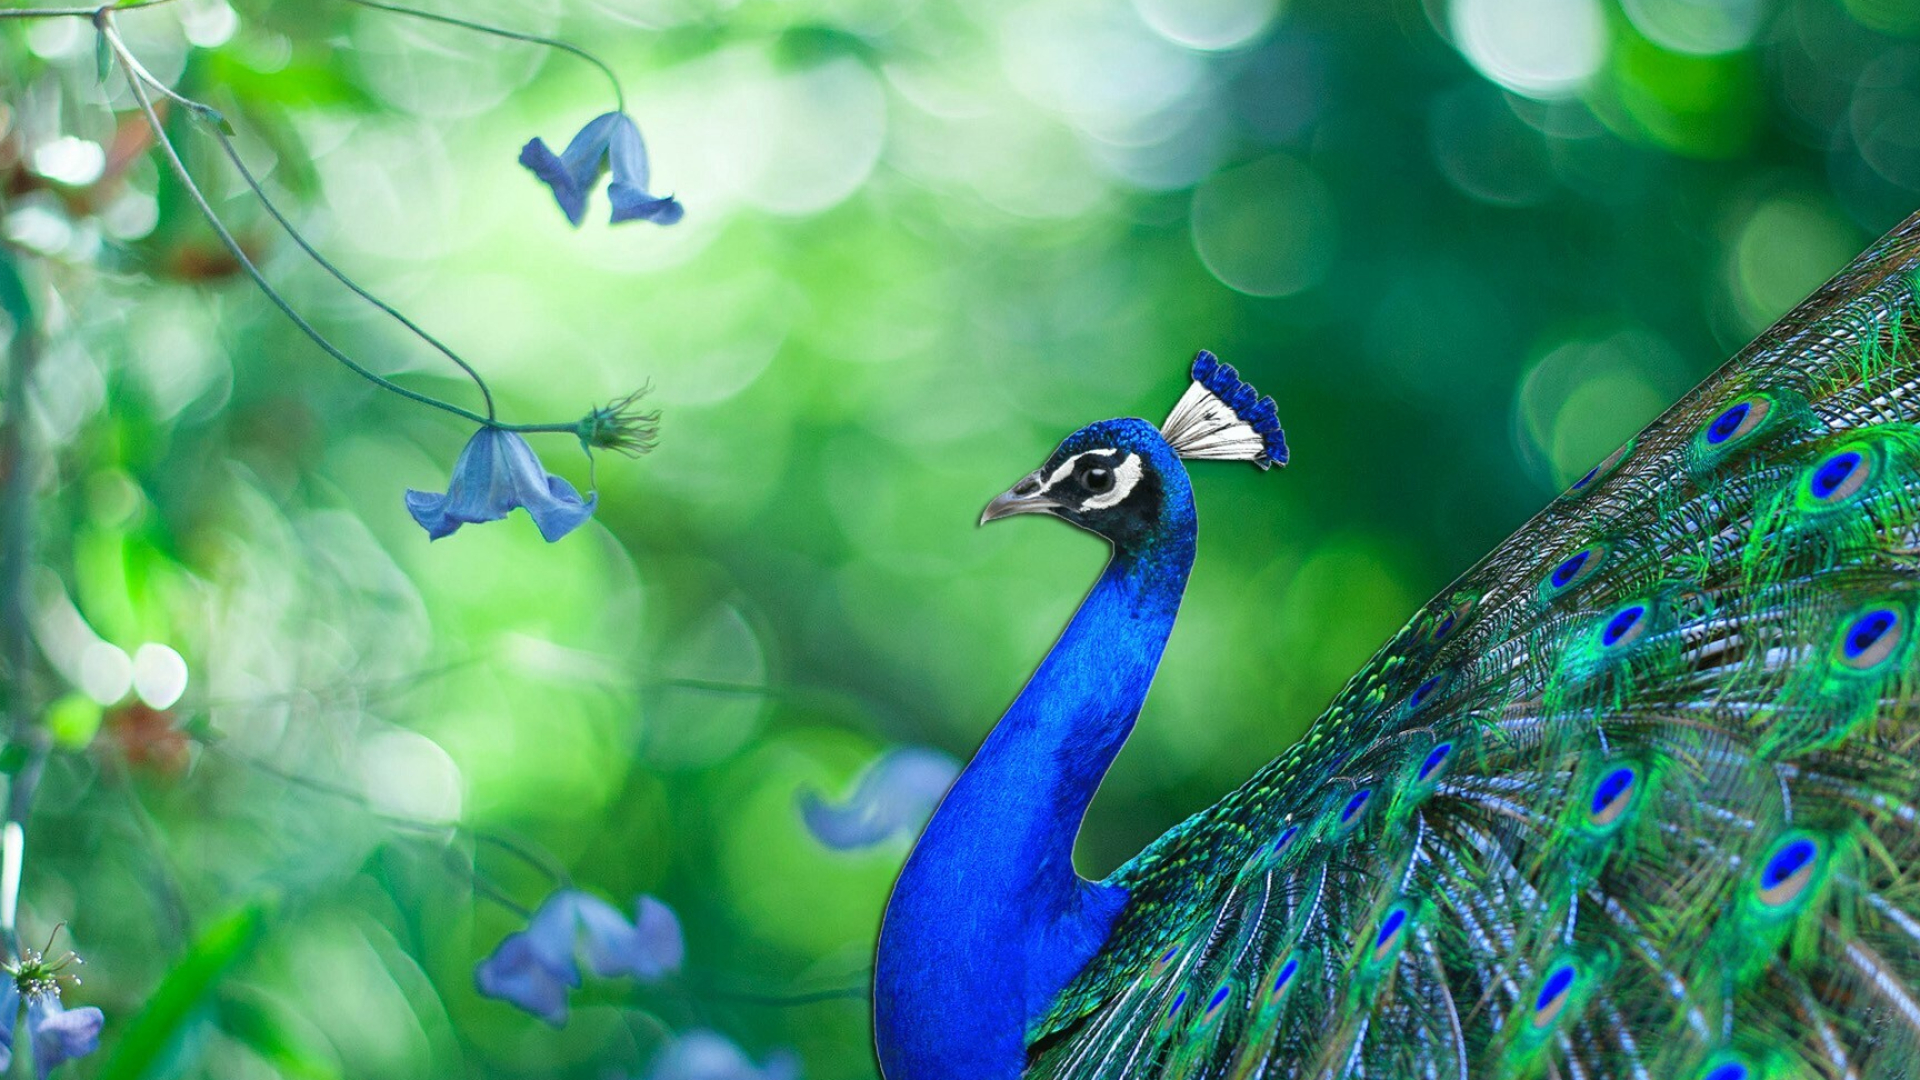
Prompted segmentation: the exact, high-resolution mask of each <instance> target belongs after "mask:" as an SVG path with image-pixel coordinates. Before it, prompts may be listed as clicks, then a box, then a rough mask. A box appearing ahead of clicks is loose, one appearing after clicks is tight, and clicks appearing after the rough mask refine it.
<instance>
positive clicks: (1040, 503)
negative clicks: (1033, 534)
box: [980, 470, 1060, 525]
mask: <svg viewBox="0 0 1920 1080" xmlns="http://www.w3.org/2000/svg"><path fill="white" fill-rule="evenodd" d="M1059 508H1060V504H1059V503H1058V502H1056V501H1055V500H1053V499H1052V498H1050V497H1048V495H1047V485H1046V484H1045V483H1044V482H1043V481H1042V479H1041V476H1040V473H1039V472H1038V471H1037V470H1036V471H1035V472H1032V473H1029V474H1028V475H1027V477H1026V479H1024V480H1022V481H1020V482H1019V483H1017V484H1015V485H1013V487H1011V488H1009V489H1008V490H1006V491H1004V492H1002V493H1001V494H999V495H996V496H994V499H993V501H992V502H990V503H988V504H987V508H986V509H985V510H982V511H981V512H980V524H982V525H985V524H986V523H987V522H989V521H998V520H1000V519H1001V518H1003V517H1012V516H1013V515H1015V514H1048V513H1052V512H1053V511H1055V510H1058V509H1059Z"/></svg>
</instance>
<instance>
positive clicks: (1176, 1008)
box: [1167, 990, 1187, 1020]
mask: <svg viewBox="0 0 1920 1080" xmlns="http://www.w3.org/2000/svg"><path fill="white" fill-rule="evenodd" d="M1186 1003H1187V992H1186V991H1185V990H1182V991H1180V992H1179V993H1177V994H1175V995H1173V1003H1172V1004H1171V1005H1168V1006H1167V1019H1169V1020H1171V1019H1173V1018H1174V1017H1175V1016H1176V1015H1178V1014H1179V1012H1180V1007H1181V1006H1183V1005H1185V1004H1186Z"/></svg>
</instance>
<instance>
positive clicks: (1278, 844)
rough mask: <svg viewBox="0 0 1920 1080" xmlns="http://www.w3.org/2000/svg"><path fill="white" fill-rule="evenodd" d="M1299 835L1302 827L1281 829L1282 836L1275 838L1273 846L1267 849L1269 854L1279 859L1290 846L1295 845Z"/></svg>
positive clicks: (1294, 826) (1293, 826) (1292, 826)
mask: <svg viewBox="0 0 1920 1080" xmlns="http://www.w3.org/2000/svg"><path fill="white" fill-rule="evenodd" d="M1299 835H1300V826H1298V825H1289V826H1287V827H1286V828H1284V829H1281V830H1280V835H1279V836H1276V837H1274V838H1273V846H1272V847H1270V848H1268V849H1267V854H1268V855H1269V856H1273V857H1276V858H1277V857H1278V856H1279V855H1280V853H1281V852H1283V851H1285V850H1287V847H1288V845H1290V844H1292V843H1293V839H1294V837H1296V836H1299Z"/></svg>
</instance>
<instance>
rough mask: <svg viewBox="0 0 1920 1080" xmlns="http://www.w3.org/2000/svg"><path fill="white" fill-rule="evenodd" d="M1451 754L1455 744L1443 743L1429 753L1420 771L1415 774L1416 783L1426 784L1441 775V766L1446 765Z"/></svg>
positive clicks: (1422, 762) (1421, 763)
mask: <svg viewBox="0 0 1920 1080" xmlns="http://www.w3.org/2000/svg"><path fill="white" fill-rule="evenodd" d="M1451 753H1453V744H1452V743H1450V742H1443V743H1441V744H1440V745H1439V746H1436V747H1434V748H1433V749H1431V750H1429V751H1427V756H1426V758H1425V759H1424V760H1422V761H1421V762H1420V771H1419V772H1417V773H1415V774H1414V777H1413V779H1414V781H1415V782H1416V783H1421V784H1424V783H1426V782H1427V781H1428V780H1430V779H1432V778H1433V777H1434V776H1435V775H1436V774H1437V773H1439V771H1440V766H1442V765H1444V764H1446V762H1447V755H1449V754H1451Z"/></svg>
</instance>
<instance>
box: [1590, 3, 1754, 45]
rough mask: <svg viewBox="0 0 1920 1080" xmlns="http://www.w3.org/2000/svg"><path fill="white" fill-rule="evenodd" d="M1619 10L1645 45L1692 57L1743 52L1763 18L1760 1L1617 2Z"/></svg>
mask: <svg viewBox="0 0 1920 1080" xmlns="http://www.w3.org/2000/svg"><path fill="white" fill-rule="evenodd" d="M1620 7H1621V9H1622V10H1624V11H1625V12H1626V15H1627V19H1628V20H1629V21H1630V22H1632V23H1633V28H1634V29H1635V30H1638V31H1640V33H1641V34H1643V35H1645V36H1646V38H1647V40H1648V41H1651V42H1653V43H1654V44H1655V45H1658V46H1660V47H1661V48H1663V49H1670V50H1672V51H1674V52H1678V53H1690V54H1692V55H1694V56H1712V55H1715V54H1718V53H1727V52H1733V51H1734V50H1736V49H1744V48H1746V47H1747V46H1748V45H1751V44H1752V43H1753V39H1754V35H1756V34H1758V33H1759V32H1760V24H1761V22H1762V21H1763V19H1764V16H1765V14H1766V12H1765V10H1764V8H1765V5H1764V4H1762V3H1761V2H1760V0H1621V4H1620Z"/></svg>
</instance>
